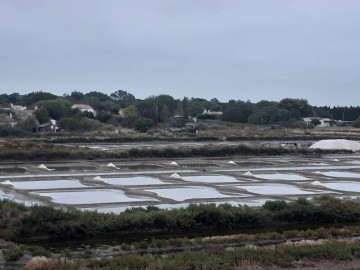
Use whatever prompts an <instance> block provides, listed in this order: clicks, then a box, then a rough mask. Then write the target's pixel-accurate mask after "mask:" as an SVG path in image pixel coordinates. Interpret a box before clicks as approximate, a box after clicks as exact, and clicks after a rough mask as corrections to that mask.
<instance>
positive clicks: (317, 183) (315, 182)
mask: <svg viewBox="0 0 360 270" xmlns="http://www.w3.org/2000/svg"><path fill="white" fill-rule="evenodd" d="M311 184H312V185H314V186H322V184H321V183H320V181H314V182H311Z"/></svg>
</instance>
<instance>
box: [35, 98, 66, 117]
mask: <svg viewBox="0 0 360 270" xmlns="http://www.w3.org/2000/svg"><path fill="white" fill-rule="evenodd" d="M37 105H38V107H39V109H41V108H44V109H46V110H47V112H48V114H49V117H50V118H52V119H55V120H60V119H61V118H63V117H67V116H70V115H71V114H72V109H71V103H70V102H69V101H67V100H66V99H64V98H58V99H55V100H44V101H39V102H38V103H37Z"/></svg>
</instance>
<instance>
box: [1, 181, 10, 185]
mask: <svg viewBox="0 0 360 270" xmlns="http://www.w3.org/2000/svg"><path fill="white" fill-rule="evenodd" d="M1 184H3V185H8V186H13V183H11V181H10V180H6V181H4V182H1Z"/></svg>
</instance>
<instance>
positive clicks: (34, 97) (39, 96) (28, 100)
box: [24, 91, 58, 106]
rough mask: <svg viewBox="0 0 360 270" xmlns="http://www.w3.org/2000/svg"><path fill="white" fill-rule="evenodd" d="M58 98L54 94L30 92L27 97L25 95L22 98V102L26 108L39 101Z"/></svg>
mask: <svg viewBox="0 0 360 270" xmlns="http://www.w3.org/2000/svg"><path fill="white" fill-rule="evenodd" d="M57 98H58V97H57V96H56V95H54V94H51V93H48V92H43V91H38V92H32V93H30V94H28V95H26V96H25V97H24V101H25V104H26V105H27V106H29V105H33V104H35V103H37V102H39V101H43V100H54V99H57Z"/></svg>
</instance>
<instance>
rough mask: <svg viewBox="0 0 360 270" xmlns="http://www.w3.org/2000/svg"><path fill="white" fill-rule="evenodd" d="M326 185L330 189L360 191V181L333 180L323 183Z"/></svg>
mask: <svg viewBox="0 0 360 270" xmlns="http://www.w3.org/2000/svg"><path fill="white" fill-rule="evenodd" d="M322 185H323V186H324V187H327V188H329V189H335V190H341V191H348V192H360V182H336V183H334V182H332V183H322Z"/></svg>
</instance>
